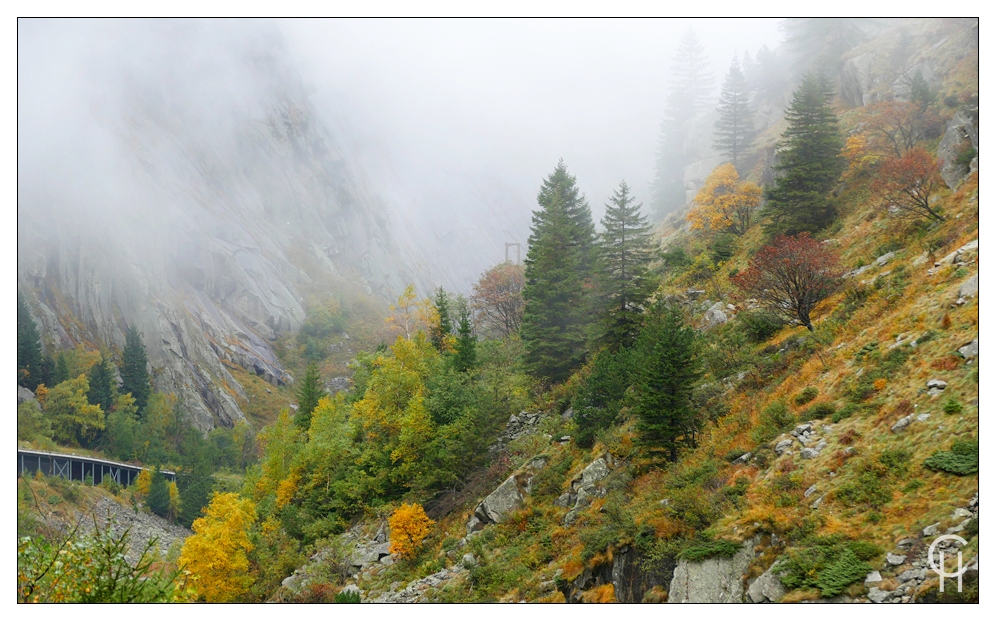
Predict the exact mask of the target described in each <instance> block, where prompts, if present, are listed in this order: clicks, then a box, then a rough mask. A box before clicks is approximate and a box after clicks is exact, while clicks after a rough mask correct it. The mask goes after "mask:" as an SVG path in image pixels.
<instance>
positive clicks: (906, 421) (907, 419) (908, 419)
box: [892, 414, 913, 433]
mask: <svg viewBox="0 0 996 621" xmlns="http://www.w3.org/2000/svg"><path fill="white" fill-rule="evenodd" d="M912 422H913V415H912V414H910V415H909V416H904V417H902V418H900V419H899V420H897V421H896V424H894V425H893V426H892V433H899V432H901V431H903V430H904V429H906V428H907V427H909V426H910V423H912Z"/></svg>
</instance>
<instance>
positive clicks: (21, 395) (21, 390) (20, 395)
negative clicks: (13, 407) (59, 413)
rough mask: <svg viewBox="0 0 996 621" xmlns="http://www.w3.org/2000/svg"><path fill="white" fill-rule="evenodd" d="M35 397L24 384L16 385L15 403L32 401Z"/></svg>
mask: <svg viewBox="0 0 996 621" xmlns="http://www.w3.org/2000/svg"><path fill="white" fill-rule="evenodd" d="M34 398H35V393H33V392H31V391H30V390H28V389H27V388H25V387H24V386H18V387H17V405H21V404H22V403H24V402H25V401H33V400H34Z"/></svg>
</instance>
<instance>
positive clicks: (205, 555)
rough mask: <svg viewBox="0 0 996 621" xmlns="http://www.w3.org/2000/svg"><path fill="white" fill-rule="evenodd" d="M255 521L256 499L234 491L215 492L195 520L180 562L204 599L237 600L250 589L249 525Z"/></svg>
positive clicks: (215, 600)
mask: <svg viewBox="0 0 996 621" xmlns="http://www.w3.org/2000/svg"><path fill="white" fill-rule="evenodd" d="M255 522H256V507H255V505H254V504H253V502H252V501H251V500H248V499H244V498H240V497H239V495H238V494H235V493H232V492H227V493H223V494H217V495H215V496H214V498H212V499H211V503H210V504H208V506H207V507H205V509H204V517H201V518H198V519H196V520H194V523H193V526H192V530H193V531H194V534H193V535H191V536H190V537H188V538H187V540H186V541H185V542H184V544H183V550H182V551H181V553H180V560H179V564H180V566H181V567H182V568H184V569H185V570H187V571H189V572H190V575H191V579H192V582H193V587H194V589H195V590H196V592H197V593H198V595H199V596H200V597H201V598H203V599H204V601H207V602H212V603H213V602H232V601H238V600H239V599H240V598H241V597H242V596H243V595H244V594H245V593H246V591H248V589H249V586H250V584H251V579H250V577H249V573H248V572H249V559H248V557H247V554H248V553H249V552H250V551H252V549H253V544H252V542H251V541H250V540H249V528H250V527H251V526H252V525H253V524H254V523H255Z"/></svg>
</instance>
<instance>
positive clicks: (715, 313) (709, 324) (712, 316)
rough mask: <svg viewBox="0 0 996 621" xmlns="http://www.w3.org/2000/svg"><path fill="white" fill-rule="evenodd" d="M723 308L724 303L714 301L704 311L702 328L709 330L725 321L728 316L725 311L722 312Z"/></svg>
mask: <svg viewBox="0 0 996 621" xmlns="http://www.w3.org/2000/svg"><path fill="white" fill-rule="evenodd" d="M723 309H724V305H723V303H722V302H716V303H715V304H713V305H712V306H710V307H709V310H707V311H706V312H705V316H704V317H703V319H702V328H703V329H705V330H709V329H712V328H715V327H716V326H720V325H723V324H724V323H726V322H727V321H728V319H729V318H728V317H727V316H726V313H725V312H723Z"/></svg>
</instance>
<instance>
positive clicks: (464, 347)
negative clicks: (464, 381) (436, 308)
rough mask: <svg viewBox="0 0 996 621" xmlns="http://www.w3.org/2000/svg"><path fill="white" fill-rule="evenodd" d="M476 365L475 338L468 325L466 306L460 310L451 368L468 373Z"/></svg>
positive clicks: (468, 314)
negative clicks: (454, 353)
mask: <svg viewBox="0 0 996 621" xmlns="http://www.w3.org/2000/svg"><path fill="white" fill-rule="evenodd" d="M476 365H477V337H476V336H474V331H473V328H472V327H471V325H470V310H469V309H468V308H467V305H464V307H463V308H461V309H460V327H459V328H458V329H457V344H456V355H455V356H454V357H453V367H454V368H455V369H456V370H457V371H461V372H464V371H469V370H471V369H473V368H474V367H475V366H476Z"/></svg>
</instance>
